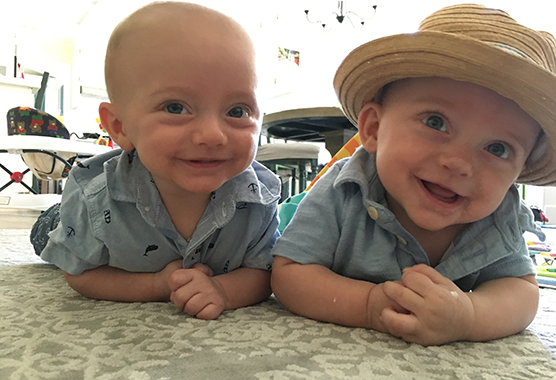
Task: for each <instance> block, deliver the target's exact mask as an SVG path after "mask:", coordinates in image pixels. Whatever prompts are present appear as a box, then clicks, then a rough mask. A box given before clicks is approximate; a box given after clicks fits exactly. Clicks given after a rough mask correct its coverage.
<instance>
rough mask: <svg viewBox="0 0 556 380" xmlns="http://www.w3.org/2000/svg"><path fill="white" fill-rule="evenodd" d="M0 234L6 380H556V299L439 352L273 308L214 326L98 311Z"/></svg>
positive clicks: (549, 297)
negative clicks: (525, 324)
mask: <svg viewBox="0 0 556 380" xmlns="http://www.w3.org/2000/svg"><path fill="white" fill-rule="evenodd" d="M28 233H29V231H28V230H0V267H1V268H0V379H107V380H109V379H137V380H149V379H203V380H204V379H231V380H235V379H268V380H271V379H274V380H278V379H280V380H286V379H404V380H405V379H427V380H432V379H462V380H463V379H556V291H555V290H552V289H541V305H540V307H539V312H538V315H537V318H536V319H535V321H534V322H533V323H532V324H531V326H530V327H529V328H528V329H527V330H526V331H524V332H523V333H521V334H518V335H515V336H512V337H508V338H504V339H499V340H496V341H492V342H486V343H468V342H458V343H453V344H448V345H444V346H441V347H428V348H426V347H422V346H419V345H415V344H408V343H405V342H403V341H401V340H399V339H396V338H393V337H391V336H389V335H386V334H382V333H378V332H375V331H369V330H365V329H354V328H347V327H341V326H336V325H332V324H326V323H320V322H316V321H312V320H309V319H305V318H302V317H298V316H295V315H293V314H291V313H289V312H288V311H287V310H285V309H284V308H283V307H282V306H281V305H280V304H279V303H278V302H277V301H276V300H275V299H272V298H271V299H269V300H268V301H266V302H263V303H262V304H260V305H257V306H252V307H247V308H243V309H240V310H236V311H230V312H225V313H224V314H223V315H222V316H221V317H220V318H219V319H218V320H216V321H202V320H198V319H195V318H191V317H189V316H187V315H184V314H183V313H180V312H179V311H177V310H176V308H175V307H174V306H173V305H172V304H171V303H144V304H141V303H131V304H129V303H127V304H126V303H115V302H106V301H93V300H88V299H85V298H83V297H81V296H80V295H78V294H77V293H75V292H74V291H73V290H72V289H71V288H69V286H68V285H67V284H66V283H65V281H64V279H63V276H62V274H61V272H60V271H59V270H58V269H56V268H55V267H53V266H51V265H48V264H44V263H42V261H41V260H40V259H39V258H37V257H36V256H35V255H34V254H33V252H32V248H31V245H30V244H29V243H28Z"/></svg>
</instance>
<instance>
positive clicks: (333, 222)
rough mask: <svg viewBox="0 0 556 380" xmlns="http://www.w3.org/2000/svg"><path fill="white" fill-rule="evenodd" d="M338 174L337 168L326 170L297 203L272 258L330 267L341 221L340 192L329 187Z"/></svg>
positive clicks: (341, 197)
mask: <svg viewBox="0 0 556 380" xmlns="http://www.w3.org/2000/svg"><path fill="white" fill-rule="evenodd" d="M339 171H340V168H339V165H334V166H333V167H332V168H330V169H329V170H328V172H327V173H326V175H325V176H323V177H322V178H320V179H319V180H318V182H317V183H316V184H315V186H314V187H313V188H311V190H310V191H309V192H308V193H307V195H306V196H305V198H303V200H302V201H301V202H300V203H299V206H298V208H297V210H296V212H295V214H294V216H293V218H292V220H291V222H290V223H289V224H288V226H287V227H286V229H285V230H284V233H283V235H282V237H281V238H280V239H278V242H277V243H276V245H275V246H274V249H273V251H272V254H273V255H274V256H282V257H285V258H288V259H290V260H293V261H295V262H298V263H300V264H320V265H323V266H325V267H327V268H331V267H332V265H333V262H334V254H335V252H336V249H337V246H338V241H339V239H340V233H341V225H342V218H343V213H342V204H343V196H342V192H341V190H339V189H336V188H334V186H333V185H334V181H335V179H336V177H337V175H338V173H339Z"/></svg>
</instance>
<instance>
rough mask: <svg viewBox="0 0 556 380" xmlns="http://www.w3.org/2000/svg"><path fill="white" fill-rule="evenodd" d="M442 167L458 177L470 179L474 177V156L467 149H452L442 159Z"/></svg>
mask: <svg viewBox="0 0 556 380" xmlns="http://www.w3.org/2000/svg"><path fill="white" fill-rule="evenodd" d="M440 160H441V162H440V164H441V165H442V167H444V168H446V169H448V170H450V171H451V172H452V173H453V174H455V175H458V176H464V177H469V176H471V175H473V172H474V169H473V156H472V154H471V153H470V152H469V151H468V150H467V149H465V148H457V147H450V148H448V149H446V151H445V152H444V154H443V155H442V157H441V159H440Z"/></svg>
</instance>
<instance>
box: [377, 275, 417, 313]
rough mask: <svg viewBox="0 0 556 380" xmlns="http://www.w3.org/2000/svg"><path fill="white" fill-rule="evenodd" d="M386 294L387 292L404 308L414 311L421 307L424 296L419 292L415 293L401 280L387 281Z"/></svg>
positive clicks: (385, 284) (385, 285)
mask: <svg viewBox="0 0 556 380" xmlns="http://www.w3.org/2000/svg"><path fill="white" fill-rule="evenodd" d="M384 294H386V295H387V296H388V297H390V298H391V299H392V300H394V301H395V302H396V303H397V304H399V305H400V306H401V307H403V308H404V309H406V310H409V311H413V312H414V311H415V310H416V309H418V308H419V307H421V305H422V303H423V298H422V297H421V296H420V295H419V294H417V293H415V292H414V291H412V290H411V289H409V288H407V287H405V286H404V285H402V284H400V283H399V282H392V281H387V282H385V283H384Z"/></svg>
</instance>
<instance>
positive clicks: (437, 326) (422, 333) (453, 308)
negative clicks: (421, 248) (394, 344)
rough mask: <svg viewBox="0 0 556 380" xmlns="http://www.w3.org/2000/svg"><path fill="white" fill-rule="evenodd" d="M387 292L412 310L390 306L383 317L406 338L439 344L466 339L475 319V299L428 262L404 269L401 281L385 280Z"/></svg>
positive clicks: (385, 290) (395, 333) (396, 331)
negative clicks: (407, 311) (403, 311)
mask: <svg viewBox="0 0 556 380" xmlns="http://www.w3.org/2000/svg"><path fill="white" fill-rule="evenodd" d="M384 293H385V294H386V295H387V296H388V297H390V298H392V299H393V300H394V301H396V302H397V303H399V304H400V305H401V306H402V307H404V308H405V309H407V310H409V312H410V313H409V314H403V313H399V312H398V311H396V310H395V309H393V308H387V309H385V310H384V312H383V313H382V315H381V321H382V323H383V325H384V326H385V328H386V329H387V331H388V332H389V333H391V334H392V335H395V336H398V337H400V338H402V339H403V340H405V341H407V342H415V343H419V344H423V345H438V344H444V343H448V342H453V341H456V340H461V339H465V337H466V336H468V334H469V332H470V331H471V329H472V327H473V323H474V309H473V303H472V302H471V299H470V298H469V296H468V294H467V293H464V292H462V291H461V290H460V289H459V288H458V287H457V286H456V285H455V284H454V283H453V282H452V281H450V280H449V279H447V278H446V277H444V276H442V275H441V274H440V273H438V272H437V271H436V270H435V269H434V268H431V267H429V266H427V265H416V266H414V267H412V268H407V269H405V270H404V273H403V276H402V281H401V283H395V282H387V283H384Z"/></svg>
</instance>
